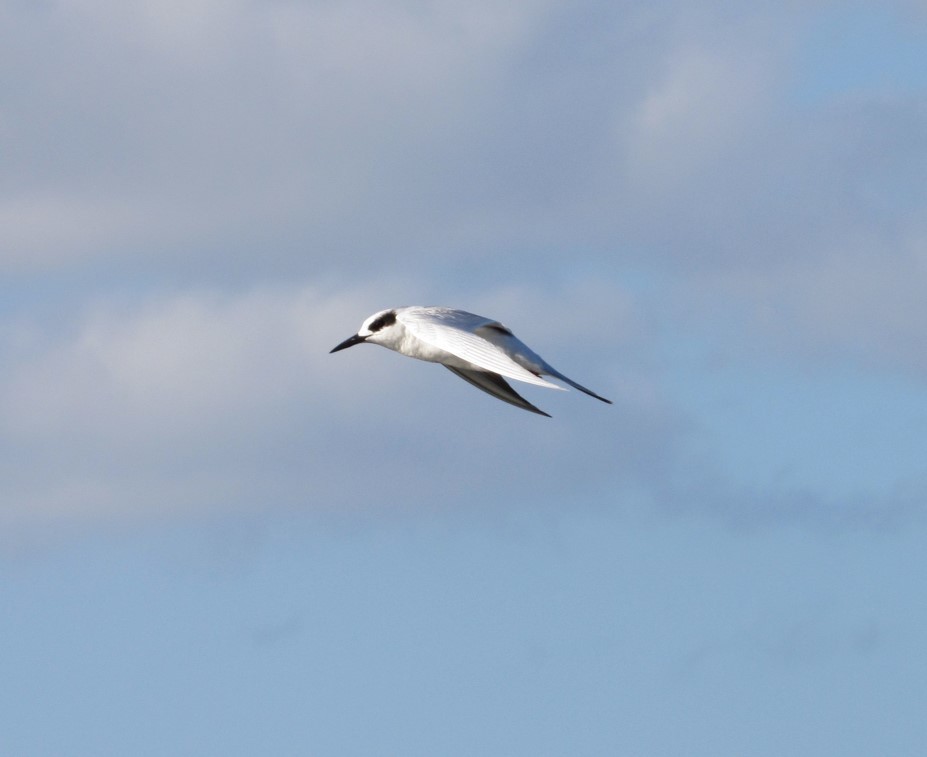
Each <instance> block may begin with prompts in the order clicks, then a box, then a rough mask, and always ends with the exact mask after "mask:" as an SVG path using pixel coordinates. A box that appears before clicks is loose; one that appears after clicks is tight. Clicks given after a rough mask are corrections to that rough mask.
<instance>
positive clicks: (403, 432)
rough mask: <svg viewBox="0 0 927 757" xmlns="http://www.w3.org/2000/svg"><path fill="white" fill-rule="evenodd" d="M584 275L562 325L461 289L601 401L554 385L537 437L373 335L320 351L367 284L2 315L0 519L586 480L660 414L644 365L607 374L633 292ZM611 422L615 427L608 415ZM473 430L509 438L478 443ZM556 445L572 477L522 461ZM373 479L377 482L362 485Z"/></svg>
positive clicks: (402, 497) (382, 499)
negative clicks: (608, 401)
mask: <svg viewBox="0 0 927 757" xmlns="http://www.w3.org/2000/svg"><path fill="white" fill-rule="evenodd" d="M398 288H401V287H397V289H398ZM600 290H601V285H600V284H598V283H596V282H588V283H587V284H586V285H581V284H580V283H576V284H574V285H573V286H572V287H571V288H570V289H569V290H566V291H562V292H558V293H555V294H554V295H553V296H554V298H555V299H556V300H557V302H558V307H559V308H562V311H561V312H562V313H563V314H564V315H565V316H566V317H565V318H564V319H563V320H562V321H560V322H558V318H557V316H556V312H551V311H550V309H549V308H548V309H547V312H546V313H545V309H544V308H543V307H541V305H542V304H543V302H544V301H545V300H549V298H550V297H551V293H539V292H534V291H531V290H529V289H522V290H521V291H518V292H511V291H508V292H502V291H499V292H489V293H484V294H483V298H482V300H480V299H475V300H474V302H475V309H482V306H483V305H485V306H486V307H487V308H492V307H494V306H498V310H499V311H502V310H504V311H505V313H506V319H507V320H508V321H509V322H511V323H513V324H516V326H513V327H517V324H518V323H522V324H524V328H521V329H519V330H520V332H521V333H523V334H524V335H525V338H526V339H531V341H532V342H533V343H534V344H536V345H538V349H542V347H541V345H543V350H544V352H545V353H546V354H548V355H550V357H551V359H552V360H553V359H554V355H555V354H556V355H558V356H559V359H558V362H560V363H561V364H562V365H564V370H570V373H573V374H576V375H577V376H579V377H581V378H582V379H583V380H585V381H588V382H589V383H590V384H593V385H595V387H596V388H597V389H598V390H600V391H602V392H603V393H606V394H611V395H612V396H613V397H614V399H615V400H616V404H617V408H605V412H603V409H602V408H592V407H589V404H590V403H585V404H584V403H583V400H584V399H585V398H584V397H582V396H581V395H579V394H577V393H570V396H569V400H570V402H569V403H568V402H566V401H564V399H562V398H557V397H550V398H549V401H548V404H549V406H550V407H552V408H553V407H557V406H558V405H559V408H560V409H559V410H558V411H557V412H558V415H560V416H561V418H562V420H561V421H560V424H559V425H558V426H552V427H550V428H548V429H544V433H543V434H541V435H537V434H536V433H535V432H529V429H528V426H529V425H530V422H531V420H532V419H531V418H530V417H529V418H527V419H526V418H519V417H518V416H517V415H515V417H514V418H513V417H512V414H511V413H509V414H506V413H505V411H506V410H507V408H505V407H504V406H500V407H495V406H494V404H492V403H491V402H490V401H489V399H488V398H484V397H483V396H482V395H478V394H476V393H474V392H473V390H472V389H471V388H470V387H467V386H466V385H465V384H464V383H463V382H457V381H454V380H453V377H452V376H450V374H445V372H443V371H440V372H439V371H437V370H436V368H434V367H431V366H427V365H426V364H422V363H412V361H403V360H400V359H399V358H398V357H397V356H395V355H392V354H391V353H387V352H385V351H382V350H374V349H373V348H366V349H365V348H358V349H355V350H352V351H351V352H348V353H344V354H343V355H341V354H339V355H338V356H330V355H329V354H328V351H329V349H330V348H331V347H332V346H333V345H334V344H336V343H337V342H338V341H340V340H341V339H342V338H344V336H346V335H348V334H350V333H351V332H352V331H353V330H355V329H356V328H357V326H358V325H359V324H360V322H361V321H362V319H363V318H364V317H365V316H366V315H367V314H368V311H369V310H371V309H372V306H371V303H373V302H375V301H376V300H377V296H378V295H379V292H378V291H373V290H372V289H371V288H370V287H369V286H363V287H357V288H355V289H352V290H339V291H327V290H325V289H323V288H322V287H320V286H318V285H308V284H307V285H301V286H300V285H292V286H282V285H280V286H276V287H262V288H256V289H252V290H249V291H245V292H242V293H239V294H229V293H219V292H215V291H187V292H182V293H176V294H167V295H162V296H157V297H155V296H152V297H149V298H146V299H145V300H143V301H142V302H126V301H113V300H109V301H101V302H97V303H94V304H93V305H92V306H89V307H87V306H85V307H84V309H83V311H82V312H79V313H77V314H75V318H74V324H73V326H71V327H69V328H68V329H67V330H66V331H65V332H64V333H54V332H52V333H49V332H48V331H47V330H43V328H42V327H41V326H38V325H37V324H34V323H32V324H30V323H25V324H21V326H20V327H19V328H12V327H8V329H7V331H6V334H5V337H6V338H5V343H4V345H3V346H4V350H3V351H4V353H5V354H6V356H7V360H6V365H5V369H4V371H3V374H2V375H0V429H2V432H0V447H2V448H3V449H4V450H5V451H6V452H7V453H8V454H7V455H6V458H5V459H6V462H5V464H4V468H5V470H4V477H3V480H4V482H5V483H4V493H3V497H2V500H3V502H4V503H5V508H4V510H5V512H4V513H3V517H4V519H5V520H7V521H10V522H17V521H23V520H25V521H27V522H28V521H30V520H31V521H34V520H42V519H44V518H52V517H62V518H66V519H67V518H72V519H76V520H80V519H86V518H88V517H107V518H112V517H116V518H120V517H121V518H130V519H131V518H137V517H160V516H163V515H165V514H173V513H177V512H181V511H183V510H184V509H189V510H190V512H191V513H194V512H203V511H210V510H212V509H213V508H220V509H229V508H231V509H238V508H246V509H254V508H261V507H265V506H270V507H286V506H296V505H297V504H298V505H299V506H302V507H310V508H316V509H318V508H321V509H328V508H332V507H334V506H336V505H346V506H348V507H353V508H358V507H361V508H364V509H367V510H377V509H379V508H385V509H387V510H389V509H394V508H396V507H399V508H406V507H432V506H435V505H436V499H435V498H438V500H437V502H440V501H441V500H442V499H444V500H448V498H449V500H450V501H455V500H457V499H458V498H460V497H464V498H466V496H468V495H467V494H466V492H468V491H471V490H472V488H473V485H474V481H477V482H479V485H480V486H484V487H490V488H495V489H498V493H499V494H500V496H502V495H504V493H505V492H506V491H507V490H509V489H511V487H513V486H515V481H516V480H517V479H513V478H512V475H513V472H514V471H520V474H519V476H521V477H524V476H528V477H529V479H528V480H530V481H531V483H530V484H528V485H527V487H526V488H525V487H524V484H521V485H518V486H516V489H519V490H522V491H520V495H522V496H523V495H526V494H528V495H530V493H531V492H534V495H537V496H541V495H542V492H544V490H545V489H558V490H559V489H563V488H565V487H566V488H570V487H575V486H577V485H579V489H580V490H581V489H583V488H585V487H586V486H597V485H601V482H602V481H604V480H607V479H611V478H613V477H615V476H616V475H618V476H623V475H625V474H627V473H628V472H629V471H630V470H631V463H632V461H633V460H638V461H640V462H643V459H644V457H645V456H646V454H645V451H646V452H654V451H655V450H658V448H659V446H660V444H661V443H660V442H659V441H658V438H659V437H660V436H661V435H662V434H663V433H664V430H661V426H663V425H664V424H665V420H663V419H661V416H665V415H666V414H667V410H666V409H665V408H662V409H661V407H660V404H661V402H660V400H659V398H658V397H657V396H656V394H654V393H653V390H652V389H651V390H650V398H651V402H650V405H649V406H648V405H646V404H642V403H641V399H642V398H643V397H645V396H646V395H647V392H646V390H644V389H643V387H644V386H646V384H647V378H646V373H645V372H644V371H643V370H642V369H641V368H638V370H637V371H636V373H637V376H638V378H637V379H636V380H635V379H633V378H632V377H633V376H634V375H635V371H634V369H633V366H632V367H631V369H630V370H628V371H620V370H619V367H618V365H617V363H616V361H617V356H616V355H615V353H614V349H615V345H616V344H620V343H622V342H624V343H626V344H633V343H634V342H635V341H638V337H637V336H636V335H635V334H634V329H633V327H632V325H630V324H633V323H634V320H633V318H630V319H626V320H627V321H628V323H626V324H625V325H623V326H622V325H619V326H613V324H621V323H622V321H623V320H625V319H624V314H625V313H627V312H629V311H630V309H631V308H632V307H633V305H632V301H631V300H630V299H625V300H622V299H621V298H618V299H608V298H603V297H601V296H600V293H601V292H600ZM593 298H595V299H596V300H597V301H598V306H597V308H595V307H594V308H591V309H590V311H589V313H586V315H589V314H590V313H591V315H592V316H594V317H598V318H599V319H600V320H599V321H598V322H597V323H593V324H591V325H592V326H593V328H591V329H590V328H589V326H590V324H589V323H586V324H583V323H582V319H581V318H580V316H579V313H581V312H583V309H582V308H581V307H580V303H583V302H590V301H592V299H593ZM503 305H504V307H503ZM377 306H379V304H378V305H377ZM486 312H489V311H486ZM494 312H495V311H494ZM499 315H500V316H501V315H502V313H501V312H499ZM536 315H540V316H541V317H540V318H536V317H535V316H536ZM581 326H586V332H585V333H582V332H581V331H579V329H580V327H581ZM603 333H605V334H606V335H607V341H605V342H602V341H601V336H602V334H603ZM586 341H588V342H591V343H598V345H599V347H600V348H601V353H600V355H599V358H600V359H599V360H596V361H595V363H598V370H597V371H595V372H594V371H593V370H590V369H589V366H590V365H591V363H590V361H589V360H588V350H584V349H577V348H576V347H575V346H573V345H574V344H575V343H577V342H586ZM638 343H640V342H639V341H638ZM583 354H585V355H587V357H586V359H585V360H582V358H581V356H582V355H583ZM584 364H586V365H587V369H586V370H585V371H584V370H583V365H584ZM568 365H569V368H568ZM596 373H597V374H598V380H596ZM609 375H611V376H612V378H611V379H609ZM619 377H621V378H619ZM549 394H550V395H554V394H555V393H553V392H551V393H549ZM545 399H548V398H547V397H545ZM538 401H541V400H538ZM596 404H598V403H596ZM568 406H571V412H573V413H574V415H573V417H574V419H575V418H577V417H583V416H586V417H589V418H595V419H596V421H595V423H596V428H597V430H596V431H595V432H594V433H593V435H592V436H591V437H589V438H588V439H586V440H581V436H582V434H583V433H584V432H583V430H582V428H581V427H580V426H577V425H574V424H575V422H576V421H575V420H574V421H573V422H572V423H571V421H570V414H569V413H568V412H567V407H568ZM613 410H614V411H615V412H611V411H613ZM473 412H477V413H483V412H485V414H486V419H487V422H488V423H491V424H492V426H491V427H483V426H481V433H479V434H473V433H467V434H458V433H456V432H455V431H454V429H458V428H461V429H462V428H472V423H473V418H472V413H473ZM597 412H598V414H596V413H597ZM577 413H578V414H579V415H578V416H577V415H576V414H577ZM525 415H526V416H527V415H528V414H525ZM619 418H621V420H622V423H623V424H624V425H623V428H620V429H616V427H615V423H616V422H617V421H618V419H619ZM610 429H611V430H610ZM648 429H649V431H648ZM616 430H617V434H616V435H613V434H615V432H616ZM526 433H528V434H529V435H528V436H525V434H526ZM483 434H487V435H488V437H484V436H483ZM603 434H604V436H601V435H603ZM632 434H634V435H635V436H636V438H635V441H634V444H633V445H632V444H631V435H632ZM489 437H491V438H493V439H494V444H496V443H498V444H502V445H508V449H509V450H510V451H509V453H508V454H505V455H499V454H493V453H491V452H490V451H489V449H488V448H486V447H485V444H484V442H485V439H486V438H489ZM648 438H649V441H646V443H644V442H645V440H647V439H648ZM619 454H620V455H621V456H620V457H618V455H619ZM554 458H558V459H561V462H560V463H559V464H558V466H557V469H560V470H561V471H563V470H568V471H569V474H568V475H563V473H557V472H556V469H554V468H553V467H552V468H549V469H548V470H547V471H546V472H540V471H537V470H535V467H536V465H537V464H538V460H552V459H554ZM468 461H470V462H468ZM477 461H479V462H477ZM568 461H569V462H568ZM562 465H567V467H566V468H565V469H563V468H561V467H560V466H562ZM396 471H404V473H403V474H402V475H401V476H398V477H397V476H396ZM531 471H534V472H531ZM584 479H585V481H586V483H581V482H583V480H584ZM375 481H380V482H381V484H382V485H381V488H380V489H379V493H378V495H377V496H376V497H374V498H373V499H372V500H371V491H370V486H371V484H372V483H373V482H375ZM596 482H599V483H598V484H597V483H596ZM514 491H515V490H512V492H511V493H513V494H514ZM455 492H457V493H455Z"/></svg>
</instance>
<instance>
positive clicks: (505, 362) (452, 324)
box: [396, 307, 563, 389]
mask: <svg viewBox="0 0 927 757" xmlns="http://www.w3.org/2000/svg"><path fill="white" fill-rule="evenodd" d="M396 317H397V318H398V319H399V320H401V321H402V323H403V324H404V325H405V327H406V328H407V329H408V330H409V331H410V332H411V333H412V334H414V335H415V337H416V338H418V339H421V340H422V341H423V342H427V343H428V344H431V345H432V346H435V347H439V348H440V349H442V350H444V351H446V352H450V353H451V354H452V355H455V356H457V357H459V358H460V359H461V360H465V361H467V362H468V363H472V364H473V365H476V366H478V367H479V368H482V369H483V370H484V371H488V372H492V373H498V374H500V375H502V376H506V377H508V378H510V379H515V380H516V381H524V382H525V383H528V384H535V385H537V386H543V387H547V388H548V389H562V388H563V387H560V386H557V385H556V384H552V383H551V382H550V381H545V380H544V379H542V378H541V377H540V376H538V375H537V374H536V373H532V372H531V371H529V370H528V369H527V368H525V367H524V366H521V365H519V364H518V363H516V362H515V361H514V360H513V359H512V358H511V357H509V355H507V354H506V352H505V350H504V349H502V348H501V347H500V346H499V345H498V344H495V343H493V342H492V341H489V340H488V339H486V338H485V337H483V336H480V334H479V333H477V330H480V329H485V328H486V327H487V326H498V327H499V328H502V329H505V327H504V326H501V324H497V323H496V321H493V320H491V319H489V318H483V317H482V316H479V315H474V314H473V313H467V312H466V311H463V310H451V309H449V308H436V307H410V308H406V309H404V310H401V311H399V312H398V313H397V316H396ZM505 332H506V333H507V334H508V335H509V336H511V332H510V331H508V329H505Z"/></svg>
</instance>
